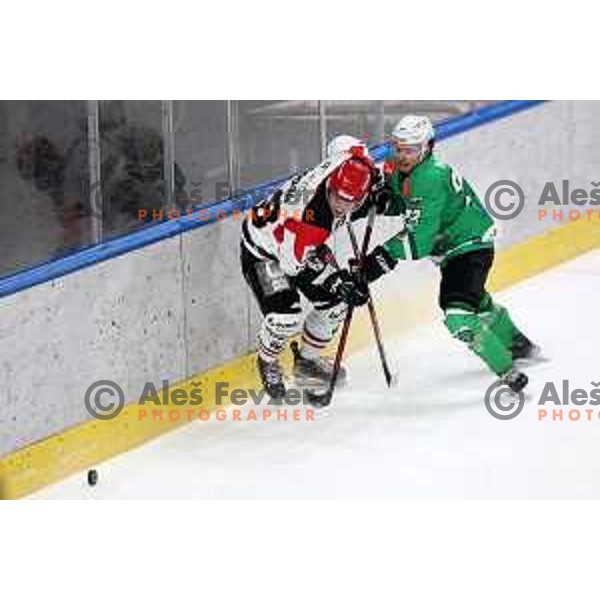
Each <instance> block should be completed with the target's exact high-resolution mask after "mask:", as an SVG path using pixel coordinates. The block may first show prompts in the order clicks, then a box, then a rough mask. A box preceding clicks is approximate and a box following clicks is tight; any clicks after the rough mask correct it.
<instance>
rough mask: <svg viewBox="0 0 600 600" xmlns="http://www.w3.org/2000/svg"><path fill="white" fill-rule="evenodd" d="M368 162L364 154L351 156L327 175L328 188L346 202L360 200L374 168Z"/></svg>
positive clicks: (358, 201) (368, 185)
mask: <svg viewBox="0 0 600 600" xmlns="http://www.w3.org/2000/svg"><path fill="white" fill-rule="evenodd" d="M370 162H371V161H370V159H368V158H367V157H365V156H356V155H355V156H352V158H349V159H348V160H347V161H345V162H344V163H343V164H342V165H341V166H340V167H338V168H337V169H336V170H335V171H334V172H333V173H332V174H331V175H330V176H329V189H330V190H332V191H334V192H335V193H336V194H337V195H338V196H339V197H340V198H341V199H342V200H345V201H346V202H352V203H360V202H362V201H363V200H364V198H365V196H366V195H367V192H368V191H369V187H370V185H371V182H372V176H373V170H374V168H375V166H374V165H372V164H370Z"/></svg>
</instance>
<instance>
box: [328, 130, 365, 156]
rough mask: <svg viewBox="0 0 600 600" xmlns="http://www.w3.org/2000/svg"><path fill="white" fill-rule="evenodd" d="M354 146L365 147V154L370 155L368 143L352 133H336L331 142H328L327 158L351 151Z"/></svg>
mask: <svg viewBox="0 0 600 600" xmlns="http://www.w3.org/2000/svg"><path fill="white" fill-rule="evenodd" d="M354 146H360V147H361V148H364V149H365V154H366V155H367V156H368V154H369V151H368V150H367V146H366V144H365V143H364V142H361V141H360V140H359V139H358V138H355V137H354V136H352V135H336V136H335V137H334V138H333V139H332V140H331V141H330V142H329V144H327V158H333V157H334V156H338V155H340V154H342V153H343V152H349V151H350V148H353V147H354Z"/></svg>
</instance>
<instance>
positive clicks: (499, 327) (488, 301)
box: [478, 293, 520, 350]
mask: <svg viewBox="0 0 600 600" xmlns="http://www.w3.org/2000/svg"><path fill="white" fill-rule="evenodd" d="M478 314H479V316H480V317H481V319H482V321H483V323H484V324H486V325H487V326H488V327H489V328H490V329H491V330H492V331H493V332H494V334H495V335H496V337H497V338H498V339H499V340H500V341H501V342H502V343H503V344H504V346H505V347H506V348H508V349H509V350H510V348H511V347H512V344H513V340H514V339H515V336H516V335H517V334H519V333H520V331H519V329H518V328H517V326H516V325H515V324H514V323H513V320H512V319H511V318H510V315H509V314H508V310H506V308H504V306H501V305H500V304H496V303H495V302H494V301H493V300H492V297H491V296H490V295H489V294H488V293H486V294H485V296H484V298H483V300H482V302H481V304H480V305H479V311H478Z"/></svg>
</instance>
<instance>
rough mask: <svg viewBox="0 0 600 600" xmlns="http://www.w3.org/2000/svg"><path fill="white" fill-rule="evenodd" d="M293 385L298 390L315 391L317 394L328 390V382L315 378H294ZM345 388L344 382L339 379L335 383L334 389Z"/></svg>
mask: <svg viewBox="0 0 600 600" xmlns="http://www.w3.org/2000/svg"><path fill="white" fill-rule="evenodd" d="M294 383H295V385H296V387H297V388H298V389H301V390H306V389H308V390H315V391H316V392H317V393H319V392H320V391H321V390H323V391H324V390H327V389H328V388H329V381H323V380H322V379H318V378H315V377H295V378H294ZM345 386H346V380H345V379H340V378H338V380H337V381H336V384H335V387H336V389H339V388H343V387H345Z"/></svg>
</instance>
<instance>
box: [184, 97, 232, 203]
mask: <svg viewBox="0 0 600 600" xmlns="http://www.w3.org/2000/svg"><path fill="white" fill-rule="evenodd" d="M173 130H174V136H175V199H176V204H177V205H178V207H179V208H182V209H184V208H186V207H188V206H195V205H199V204H205V205H206V204H212V203H214V202H218V201H220V200H223V199H224V198H225V197H227V196H228V195H229V174H228V164H227V102H225V101H206V100H192V101H188V100H185V101H175V102H173Z"/></svg>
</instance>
